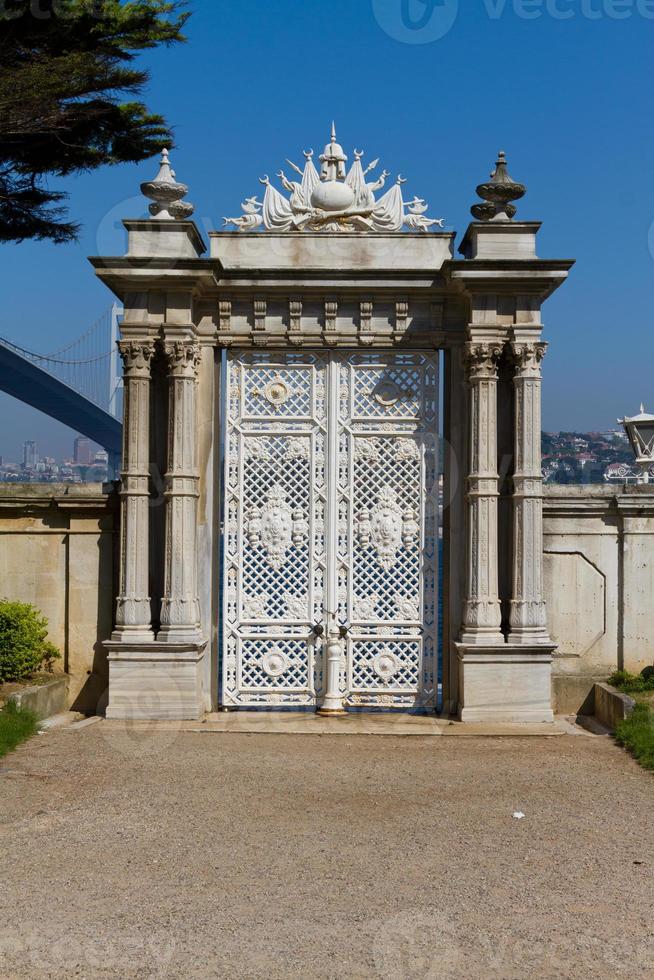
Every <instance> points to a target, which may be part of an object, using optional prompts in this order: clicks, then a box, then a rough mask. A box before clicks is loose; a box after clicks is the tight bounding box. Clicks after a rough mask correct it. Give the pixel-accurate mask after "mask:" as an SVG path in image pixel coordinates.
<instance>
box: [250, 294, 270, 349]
mask: <svg viewBox="0 0 654 980" xmlns="http://www.w3.org/2000/svg"><path fill="white" fill-rule="evenodd" d="M253 307H254V329H253V332H252V343H253V344H255V345H256V346H257V347H265V346H266V345H267V344H268V335H267V334H266V314H267V312H268V303H267V302H266V300H265V299H264V297H263V296H255V298H254V300H253Z"/></svg>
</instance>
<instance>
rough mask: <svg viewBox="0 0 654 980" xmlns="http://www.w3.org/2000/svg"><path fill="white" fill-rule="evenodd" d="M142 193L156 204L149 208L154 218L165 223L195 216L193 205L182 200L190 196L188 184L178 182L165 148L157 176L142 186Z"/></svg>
mask: <svg viewBox="0 0 654 980" xmlns="http://www.w3.org/2000/svg"><path fill="white" fill-rule="evenodd" d="M141 193H142V194H143V196H144V197H149V198H150V200H151V201H154V204H151V205H150V206H149V211H150V214H151V215H152V217H153V218H157V219H159V220H163V221H172V220H174V219H177V220H179V221H183V220H184V219H185V218H190V217H191V215H192V214H193V211H194V207H193V205H192V204H188V203H187V202H184V201H182V198H183V197H185V195H186V194H188V187H187V186H186V184H181V183H179V182H178V181H177V179H176V177H175V171H174V170H173V169H172V168H171V165H170V159H169V157H168V150H167V148H166V147H165V146H164V147H162V149H161V160H160V162H159V172H158V173H157V176H156V177H155V178H154V180H148V181H145V183H143V184H141Z"/></svg>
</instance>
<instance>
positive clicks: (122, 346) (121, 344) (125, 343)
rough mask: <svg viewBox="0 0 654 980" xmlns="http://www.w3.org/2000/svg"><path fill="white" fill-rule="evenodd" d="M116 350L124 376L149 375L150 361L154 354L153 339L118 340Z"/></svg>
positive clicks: (139, 376)
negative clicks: (121, 362)
mask: <svg viewBox="0 0 654 980" xmlns="http://www.w3.org/2000/svg"><path fill="white" fill-rule="evenodd" d="M118 350H119V352H120V356H121V358H122V360H123V366H124V369H125V377H126V378H149V377H150V361H151V360H152V356H153V354H154V341H153V340H150V339H144V340H119V341H118Z"/></svg>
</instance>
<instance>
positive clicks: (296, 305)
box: [288, 299, 302, 345]
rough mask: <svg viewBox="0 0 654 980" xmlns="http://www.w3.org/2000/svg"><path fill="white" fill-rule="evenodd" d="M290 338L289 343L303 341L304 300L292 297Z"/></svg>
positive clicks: (297, 343) (289, 307)
mask: <svg viewBox="0 0 654 980" xmlns="http://www.w3.org/2000/svg"><path fill="white" fill-rule="evenodd" d="M288 315H289V324H288V340H289V343H291V344H295V345H299V344H301V343H302V300H300V299H292V300H289V304H288Z"/></svg>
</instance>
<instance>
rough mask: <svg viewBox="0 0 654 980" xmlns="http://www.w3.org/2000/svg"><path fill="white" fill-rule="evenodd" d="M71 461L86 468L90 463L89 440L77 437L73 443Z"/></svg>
mask: <svg viewBox="0 0 654 980" xmlns="http://www.w3.org/2000/svg"><path fill="white" fill-rule="evenodd" d="M73 459H74V460H75V462H76V463H81V464H82V465H86V466H88V464H89V463H90V462H91V440H90V439H87V438H86V437H85V436H78V437H77V439H76V440H75V442H74V443H73Z"/></svg>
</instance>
